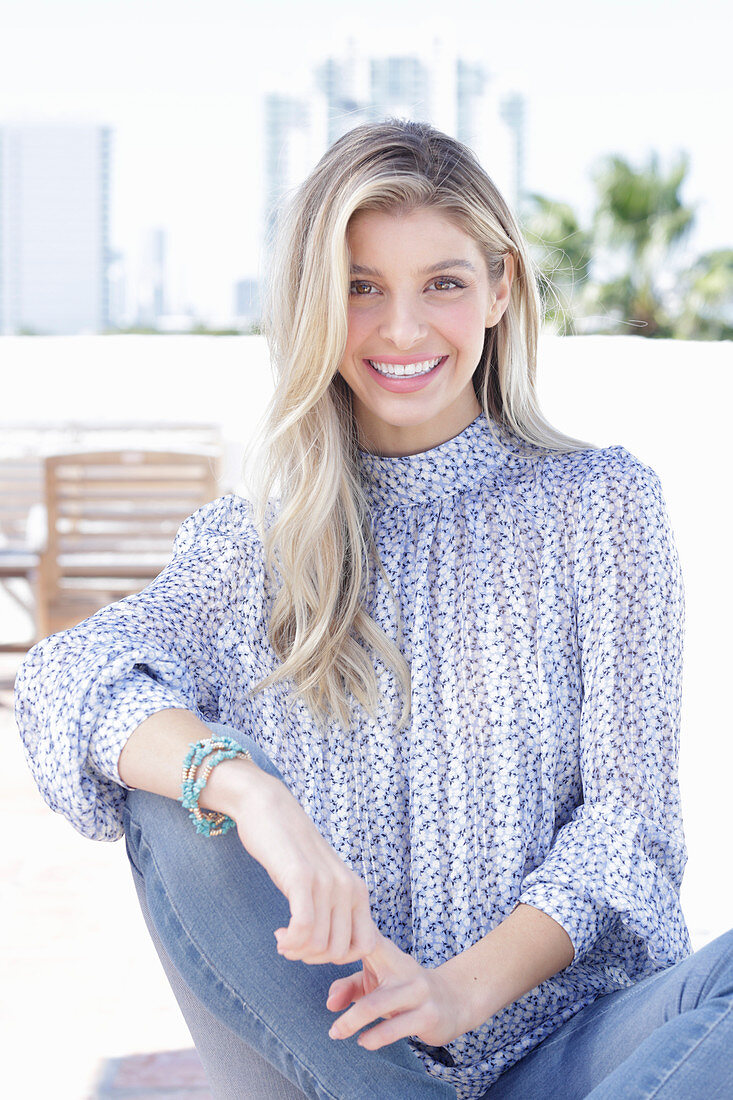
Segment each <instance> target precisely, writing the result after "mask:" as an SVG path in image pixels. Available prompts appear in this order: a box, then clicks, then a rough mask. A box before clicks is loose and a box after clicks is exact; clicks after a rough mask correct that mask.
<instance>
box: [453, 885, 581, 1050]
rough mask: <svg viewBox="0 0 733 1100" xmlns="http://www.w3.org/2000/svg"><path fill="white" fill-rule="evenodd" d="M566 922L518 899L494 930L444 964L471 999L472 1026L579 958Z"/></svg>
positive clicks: (464, 999)
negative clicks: (561, 922)
mask: <svg viewBox="0 0 733 1100" xmlns="http://www.w3.org/2000/svg"><path fill="white" fill-rule="evenodd" d="M573 954H574V953H573V945H572V942H571V940H570V937H569V936H568V934H567V932H566V931H565V930H564V928H562V927H561V925H559V924H558V923H557V921H555V920H553V919H552V917H549V916H547V914H546V913H543V912H541V911H540V910H539V909H535V908H534V907H533V906H531V905H518V906H517V907H516V909H514V910H513V912H512V913H510V914H509V916H508V917H506V918H505V920H503V921H502V922H501V924H499V925H497V927H496V928H494V929H493V930H492V931H491V932H489V933H488V935H486V936H484V937H483V939H481V940H479V941H478V943H475V944H474V945H473V946H472V947H469V948H468V949H467V950H466V951H462V952H461V954H460V955H456V956H454V958H452V959H449V960H448V961H447V962H445V963H443V964H442V966H440V967H438V971H439V973H440V976H441V979H442V980H443V981H445V982H446V983H448V985H449V986H450V988H451V989H452V990H454V991H455V993H456V995H457V996H456V998H455V999H456V1002H457V1003H460V1004H465V1007H466V1021H465V1022H466V1026H465V1027H464V1028H463V1031H470V1030H472V1029H473V1028H476V1027H478V1026H480V1025H481V1024H482V1023H484V1022H485V1021H486V1020H488V1019H489V1018H490V1017H491V1016H493V1015H494V1014H495V1013H497V1012H499V1011H500V1010H501V1009H502V1008H505V1007H506V1006H507V1005H509V1004H511V1003H512V1002H513V1001H516V1000H517V999H518V998H519V997H522V996H523V995H524V994H525V993H528V992H529V990H530V989H534V988H535V986H537V985H539V984H540V982H543V981H545V980H546V979H547V978H550V977H552V975H553V974H557V973H558V972H559V971H560V970H564V969H565V967H566V966H569V965H570V963H571V962H572V961H573Z"/></svg>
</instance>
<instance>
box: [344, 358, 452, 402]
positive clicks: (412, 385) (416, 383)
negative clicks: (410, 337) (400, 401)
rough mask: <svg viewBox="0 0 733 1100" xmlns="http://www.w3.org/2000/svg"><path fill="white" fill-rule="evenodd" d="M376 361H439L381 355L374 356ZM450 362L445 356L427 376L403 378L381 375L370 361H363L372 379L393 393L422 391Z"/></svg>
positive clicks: (407, 376) (390, 362) (391, 362)
mask: <svg viewBox="0 0 733 1100" xmlns="http://www.w3.org/2000/svg"><path fill="white" fill-rule="evenodd" d="M373 358H374V360H375V361H376V362H377V363H389V364H393V363H423V362H425V360H427V359H433V358H435V359H437V358H438V356H437V355H436V356H432V355H412V356H409V355H400V356H394V355H392V356H390V355H380V356H379V357H377V356H374V357H373ZM447 361H448V356H447V355H444V356H443V357H442V360H441V362H440V363H438V365H437V367H433V369H432V370H431V371H428V373H427V374H422V375H418V376H417V377H416V376H415V375H414V374H412V375H406V376H405V377H403V378H397V377H390V376H388V375H386V374H380V373H379V371H378V370H375V369H374V367H373V366H372V365H371V363H370V362H369V360H368V359H362V363H363V364H364V366H365V367H366V369H367V371H368V372H369V375H370V377H372V378H374V379H375V381H376V382H378V383H379V385H380V386H381V387H382V389H385V390H390V391H391V392H392V393H414V392H415V390H421V389H423V388H424V387H425V386H428V385H430V383H431V382H432V380H433V379H434V378H435V377H436V375H438V374H440V372H441V371H442V369H443V367H444V366H445V364H446V363H447Z"/></svg>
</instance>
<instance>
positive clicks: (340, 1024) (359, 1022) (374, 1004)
mask: <svg viewBox="0 0 733 1100" xmlns="http://www.w3.org/2000/svg"><path fill="white" fill-rule="evenodd" d="M414 1007H415V1001H414V996H413V991H412V990H411V988H410V987H409V986H404V985H398V986H390V987H388V988H386V989H376V990H375V991H374V992H373V993H370V994H369V995H368V996H367V997H360V998H359V999H358V1000H357V1001H356V1003H355V1004H353V1005H352V1006H351V1008H350V1009H349V1010H348V1012H344V1014H343V1016H339V1018H338V1020H336V1021H335V1022H334V1023H333V1024H332V1025H331V1030H330V1031H329V1033H328V1034H329V1035H330V1036H331V1038H332V1039H348V1038H349V1036H350V1035H355V1034H356V1033H357V1031H361V1029H362V1028H363V1027H366V1026H367V1024H373V1023H374V1021H375V1020H378V1019H379V1018H380V1016H384V1017H386V1016H391V1015H392V1014H393V1013H395V1012H400V1013H402V1012H405V1011H406V1010H409V1009H412V1008H414ZM407 1034H411V1033H410V1032H407Z"/></svg>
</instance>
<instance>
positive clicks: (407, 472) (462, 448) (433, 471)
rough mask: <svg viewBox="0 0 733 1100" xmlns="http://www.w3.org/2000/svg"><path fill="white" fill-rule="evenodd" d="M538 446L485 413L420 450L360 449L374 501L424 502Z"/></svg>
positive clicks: (363, 473)
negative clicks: (390, 454) (386, 452)
mask: <svg viewBox="0 0 733 1100" xmlns="http://www.w3.org/2000/svg"><path fill="white" fill-rule="evenodd" d="M532 451H534V453H535V454H536V449H533V448H530V447H528V446H527V445H524V444H522V443H521V441H520V440H518V439H517V438H516V437H515V436H513V435H512V434H510V433H509V432H508V431H507V430H506V429H505V428H503V427H501V426H500V425H499V424H497V423H496V422H494V421H492V423H491V424H489V423H488V421H487V419H486V417H485V416H484V415H483V413H481V414H480V415H479V416H477V417H476V419H475V420H474V421H472V423H471V424H469V425H468V427H467V428H464V429H463V431H462V432H460V434H459V435H456V436H454V437H453V439H448V440H446V442H445V443H440V444H438V446H437V447H432V448H431V449H430V450H429V451H422V452H421V453H420V454H415V455H405V456H403V457H398V458H386V457H384V456H383V455H375V454H370V453H369V452H368V451H362V450H359V452H358V461H359V470H360V473H361V477H362V482H363V484H364V488H365V491H366V494H367V497H368V499H369V500H370V502H371V503H372V505H373V506H376V507H380V506H384V505H389V504H398V503H401V504H419V503H422V502H425V501H428V500H434V499H436V498H439V497H442V496H445V495H447V494H451V493H457V492H462V491H465V490H467V489H471V488H472V487H474V486H475V485H476V483H477V482H478V481H482V480H485V479H486V478H490V477H491V476H492V475H493V474H494V473H495V472H496V470H497V469H498V468H499V467H500V466H503V465H506V464H507V463H512V462H513V461H515V460H516V459H518V458H519V459H520V460H522V461H524V462H526V460H527V458H528V457H530V453H531V452H532Z"/></svg>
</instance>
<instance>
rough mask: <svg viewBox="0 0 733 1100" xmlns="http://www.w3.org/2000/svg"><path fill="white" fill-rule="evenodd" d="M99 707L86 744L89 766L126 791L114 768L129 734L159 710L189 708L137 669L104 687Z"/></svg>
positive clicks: (181, 699) (173, 694)
mask: <svg viewBox="0 0 733 1100" xmlns="http://www.w3.org/2000/svg"><path fill="white" fill-rule="evenodd" d="M99 706H100V709H101V712H102V717H101V718H100V719H99V721H98V722H97V725H96V729H95V732H94V736H93V737H92V738H91V741H90V744H89V754H88V760H89V764H90V765H91V766H92V767H93V768H94V770H95V771H97V772H98V773H99V774H100V775H103V776H105V778H107V779H111V780H112V782H113V783H117V784H119V786H120V787H123V788H124V789H125V790H127V791H129V790H132V789H133V788H132V787H129V786H128V785H127V783H123V781H122V780H121V779H120V773H119V771H118V767H117V765H118V762H119V758H120V753H121V752H122V750H123V748H124V746H125V744H126V743H127V741H128V738H129V737H130V735H131V734H132V733H133V731H134V730H136V729H137V727H138V726H139V725H140V723H141V722H144V721H145V719H146V718H149V717H150V715H151V714H155V713H156V712H157V711H159V710H168V709H170V708H171V707H176V708H179V709H183V710H190V709H191V708H190V706H189V704H188V703H187V702H186V700H185V698H184V697H183V695H182V694H179V693H177V692H175V691H172V690H171V689H170V688H168V687H165V686H164V685H163V684H159V683H157V682H156V681H155V680H153V679H152V678H151V677H150V676H148V675H147V674H146V673H144V672H142V671H141V670H140V669H138V668H134V669H132V670H131V671H130V672H129V673H128V675H127V676H126V677H125V679H124V680H121V681H117V682H116V683H114V684H111V685H110V686H109V687H108V688H106V689H105V692H104V696H103V697H100V699H99Z"/></svg>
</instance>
